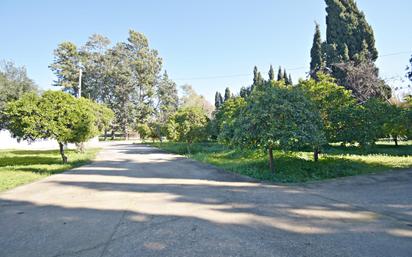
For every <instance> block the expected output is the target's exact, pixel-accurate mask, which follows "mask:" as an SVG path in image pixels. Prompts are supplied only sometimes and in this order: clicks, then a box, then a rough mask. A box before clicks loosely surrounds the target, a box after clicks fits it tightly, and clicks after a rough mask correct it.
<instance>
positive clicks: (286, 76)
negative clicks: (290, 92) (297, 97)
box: [283, 69, 289, 85]
mask: <svg viewBox="0 0 412 257" xmlns="http://www.w3.org/2000/svg"><path fill="white" fill-rule="evenodd" d="M283 79H284V80H285V84H286V85H289V81H288V79H289V78H288V73H287V72H286V69H284V70H283Z"/></svg>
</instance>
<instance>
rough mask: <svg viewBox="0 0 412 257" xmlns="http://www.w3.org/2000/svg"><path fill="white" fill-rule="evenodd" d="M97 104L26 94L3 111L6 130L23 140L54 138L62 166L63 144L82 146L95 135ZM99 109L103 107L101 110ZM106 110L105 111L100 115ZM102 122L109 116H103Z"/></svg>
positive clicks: (65, 96)
mask: <svg viewBox="0 0 412 257" xmlns="http://www.w3.org/2000/svg"><path fill="white" fill-rule="evenodd" d="M99 108H100V107H99V105H97V104H95V103H93V102H91V101H90V100H87V99H84V98H82V99H76V98H74V97H73V96H71V95H69V94H67V93H64V92H60V91H46V92H45V93H44V94H43V95H42V96H41V97H39V96H37V95H36V94H34V93H27V94H25V95H23V96H22V97H21V98H20V99H19V100H16V101H13V102H10V103H9V104H8V105H7V106H6V108H5V111H4V113H5V116H6V117H7V119H8V120H9V122H8V124H7V129H8V130H9V131H10V132H11V133H12V135H13V136H14V137H17V138H19V139H24V140H36V139H45V138H49V139H55V140H56V141H57V142H58V144H59V149H60V154H61V156H62V160H63V162H64V163H66V162H67V156H66V155H65V153H64V144H66V143H82V142H85V141H86V140H88V139H90V138H92V137H94V136H96V135H98V134H99V133H100V131H99V125H101V124H103V123H106V122H107V121H101V120H99V119H100V118H101V117H99V116H97V115H96V113H97V111H96V109H99ZM101 110H103V108H102V109H101ZM106 111H107V110H106V109H105V110H104V112H106ZM104 116H105V119H106V117H107V116H111V115H110V114H107V113H106V115H104Z"/></svg>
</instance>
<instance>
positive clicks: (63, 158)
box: [59, 142, 67, 163]
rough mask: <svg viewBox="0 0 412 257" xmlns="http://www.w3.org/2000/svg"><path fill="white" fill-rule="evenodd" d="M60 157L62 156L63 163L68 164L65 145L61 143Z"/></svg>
mask: <svg viewBox="0 0 412 257" xmlns="http://www.w3.org/2000/svg"><path fill="white" fill-rule="evenodd" d="M59 149H60V155H61V156H62V161H63V163H67V156H66V155H65V154H64V144H63V143H60V142H59Z"/></svg>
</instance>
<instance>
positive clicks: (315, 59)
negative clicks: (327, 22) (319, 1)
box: [310, 23, 324, 78]
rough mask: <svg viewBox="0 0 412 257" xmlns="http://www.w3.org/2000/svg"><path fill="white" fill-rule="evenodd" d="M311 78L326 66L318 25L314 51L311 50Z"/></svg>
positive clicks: (313, 45)
mask: <svg viewBox="0 0 412 257" xmlns="http://www.w3.org/2000/svg"><path fill="white" fill-rule="evenodd" d="M310 58H311V61H310V76H311V77H312V78H314V77H315V76H316V72H318V71H319V70H321V69H322V68H323V66H324V60H323V52H322V38H321V34H320V28H319V24H317V23H316V28H315V35H314V36H313V44H312V49H311V50H310Z"/></svg>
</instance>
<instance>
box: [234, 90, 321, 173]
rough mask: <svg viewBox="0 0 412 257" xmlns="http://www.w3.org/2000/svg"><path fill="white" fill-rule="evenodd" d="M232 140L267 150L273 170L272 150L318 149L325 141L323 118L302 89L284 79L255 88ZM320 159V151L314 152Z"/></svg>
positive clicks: (239, 118) (245, 145)
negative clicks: (286, 82) (305, 147)
mask: <svg viewBox="0 0 412 257" xmlns="http://www.w3.org/2000/svg"><path fill="white" fill-rule="evenodd" d="M234 127H235V128H236V129H235V132H234V137H233V139H232V143H234V144H235V145H240V146H243V147H251V148H259V149H267V150H268V152H269V160H270V167H271V170H272V172H274V163H273V149H274V148H275V147H276V148H280V149H282V150H291V149H296V148H299V147H303V146H308V145H309V146H311V147H313V149H314V150H315V152H316V153H317V152H318V149H319V147H320V146H321V145H322V144H323V143H324V136H323V130H322V121H321V119H320V115H319V113H318V112H317V110H316V108H315V105H314V104H313V103H312V102H311V101H310V100H308V98H306V96H305V94H304V93H303V91H301V90H299V89H297V88H294V87H285V84H284V83H283V82H271V84H270V85H268V86H266V87H264V88H262V89H261V90H256V91H254V93H253V94H252V96H251V99H250V101H248V103H247V105H246V107H245V108H244V109H243V111H242V112H241V113H240V115H239V117H238V119H236V121H235V125H234ZM315 159H317V154H315Z"/></svg>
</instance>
